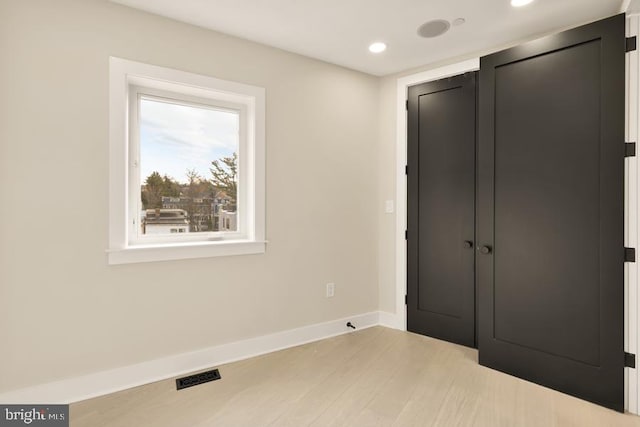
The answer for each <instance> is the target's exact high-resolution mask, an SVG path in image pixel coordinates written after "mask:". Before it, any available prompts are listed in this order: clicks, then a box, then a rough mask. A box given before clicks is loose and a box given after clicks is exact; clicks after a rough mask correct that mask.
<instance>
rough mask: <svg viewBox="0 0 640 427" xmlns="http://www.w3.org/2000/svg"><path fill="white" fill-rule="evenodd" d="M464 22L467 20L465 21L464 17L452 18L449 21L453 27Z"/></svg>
mask: <svg viewBox="0 0 640 427" xmlns="http://www.w3.org/2000/svg"><path fill="white" fill-rule="evenodd" d="M465 22H467V21H465V19H464V18H456V19H454V20H453V22H451V25H453V26H454V27H457V26H458V25H462V24H464V23H465Z"/></svg>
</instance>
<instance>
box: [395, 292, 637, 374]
mask: <svg viewBox="0 0 640 427" xmlns="http://www.w3.org/2000/svg"><path fill="white" fill-rule="evenodd" d="M408 301H409V297H408V296H407V294H404V305H408V304H409V303H408ZM633 357H634V359H633V361H634V365H633V367H634V368H635V360H636V359H635V356H633ZM625 358H626V353H625Z"/></svg>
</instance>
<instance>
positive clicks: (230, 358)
mask: <svg viewBox="0 0 640 427" xmlns="http://www.w3.org/2000/svg"><path fill="white" fill-rule="evenodd" d="M389 316H391V317H393V315H391V314H389V313H381V312H377V311H375V312H371V313H364V314H358V315H354V316H349V317H345V318H343V319H337V320H332V321H329V322H324V323H317V324H314V325H309V326H304V327H301V328H296V329H290V330H287V331H282V332H277V333H274V334H269V335H263V336H260V337H256V338H250V339H247V340H243V341H237V342H233V343H229V344H222V345H218V346H215V347H209V348H206V349H203V350H198V351H194V352H190V353H183V354H178V355H175V356H170V357H165V358H162V359H156V360H152V361H149V362H143V363H138V364H135V365H129V366H125V367H122V368H117V369H111V370H108V371H102V372H97V373H94V374H89V375H85V376H82V377H76V378H69V379H65V380H61V381H56V382H52V383H47V384H42V385H37V386H33V387H29V388H24V389H20V390H14V391H9V392H5V393H1V394H0V403H2V404H56V403H59V404H68V403H72V402H78V401H81V400H86V399H90V398H93V397H98V396H103V395H105V394H109V393H114V392H116V391H121V390H125V389H128V388H132V387H137V386H140V385H144V384H149V383H152V382H155V381H160V380H164V379H167V378H172V377H177V376H180V375H183V374H187V373H190V372H194V371H199V370H203V369H207V368H211V367H216V366H219V365H223V364H225V363H230V362H235V361H238V360H242V359H248V358H250V357H254V356H258V355H261V354H265V353H271V352H273V351H278V350H282V349H285V348H289V347H295V346H298V345H301V344H306V343H309V342H313V341H318V340H322V339H325V338H330V337H333V336H337V335H342V334H347V333H349V332H353V330H352V329H350V328H347V327H346V323H347V322H349V321H350V322H352V323H353V324H354V325H355V326H357V328H358V330H361V329H365V328H369V327H371V326H376V325H380V324H382V325H384V326H387V325H386V324H385V323H386V321H385V323H382V322H381V321H380V320H381V317H384V318H385V319H387V318H390V317H389ZM390 327H393V326H390Z"/></svg>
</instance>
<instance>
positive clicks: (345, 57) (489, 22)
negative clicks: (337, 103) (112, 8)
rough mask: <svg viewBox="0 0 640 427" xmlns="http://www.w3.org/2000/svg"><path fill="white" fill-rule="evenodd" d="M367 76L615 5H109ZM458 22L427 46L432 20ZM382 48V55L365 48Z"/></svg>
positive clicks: (429, 0)
mask: <svg viewBox="0 0 640 427" xmlns="http://www.w3.org/2000/svg"><path fill="white" fill-rule="evenodd" d="M111 1H114V2H116V3H121V4H124V5H127V6H131V7H134V8H137V9H142V10H146V11H148V12H152V13H156V14H159V15H163V16H167V17H170V18H173V19H176V20H179V21H183V22H187V23H190V24H194V25H198V26H201V27H205V28H210V29H212V30H216V31H220V32H223V33H227V34H231V35H234V36H238V37H241V38H245V39H248V40H253V41H256V42H259V43H263V44H266V45H270V46H275V47H278V48H281V49H284V50H288V51H290V52H295V53H299V54H302V55H305V56H309V57H312V58H317V59H321V60H324V61H327V62H331V63H334V64H338V65H342V66H345V67H348V68H352V69H355V70H359V71H364V72H366V73H370V74H374V75H378V76H380V75H386V74H391V73H394V72H398V71H402V70H407V69H410V68H414V67H418V66H421V65H425V64H429V63H432V62H435V61H439V60H442V59H447V58H452V57H456V56H459V55H464V54H468V53H472V52H476V51H481V50H485V49H490V48H492V47H494V46H501V45H504V44H507V43H510V42H513V41H517V40H521V39H524V38H528V37H531V36H535V35H539V34H543V33H546V32H549V31H553V30H556V29H559V28H566V27H570V26H574V25H578V24H582V23H585V22H589V21H593V20H596V19H598V18H603V17H606V16H610V15H613V14H615V13H618V12H619V10H620V7H621V5H622V3H623V0H535V1H534V2H533V3H531V4H530V5H528V6H525V7H522V8H513V7H511V5H510V0H179V1H176V0H111ZM456 18H464V19H465V20H466V23H465V24H463V25H461V26H452V27H451V29H450V30H449V32H448V33H446V34H444V35H443V36H440V37H437V38H434V39H425V38H421V37H419V36H418V35H417V34H416V30H417V28H418V27H419V26H420V25H421V24H423V23H424V22H426V21H429V20H432V19H445V20H448V21H453V20H454V19H456ZM373 41H383V42H385V43H386V44H387V46H388V48H387V50H386V51H385V52H384V53H382V54H377V55H375V54H372V53H370V52H369V51H368V49H367V47H368V46H369V44H370V43H371V42H373Z"/></svg>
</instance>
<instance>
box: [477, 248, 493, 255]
mask: <svg viewBox="0 0 640 427" xmlns="http://www.w3.org/2000/svg"><path fill="white" fill-rule="evenodd" d="M478 250H479V251H480V252H481V253H483V254H485V255H487V254H490V253H491V246H482V247H480V248H478Z"/></svg>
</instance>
